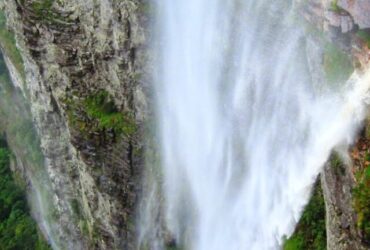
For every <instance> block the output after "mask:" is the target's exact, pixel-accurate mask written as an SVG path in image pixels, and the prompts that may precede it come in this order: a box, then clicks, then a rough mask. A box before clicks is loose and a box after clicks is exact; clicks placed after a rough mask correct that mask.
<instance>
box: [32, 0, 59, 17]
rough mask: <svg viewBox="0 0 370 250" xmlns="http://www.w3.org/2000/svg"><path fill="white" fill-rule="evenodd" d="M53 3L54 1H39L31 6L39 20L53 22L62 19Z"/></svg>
mask: <svg viewBox="0 0 370 250" xmlns="http://www.w3.org/2000/svg"><path fill="white" fill-rule="evenodd" d="M53 3H54V0H37V1H34V2H33V3H32V4H31V8H32V10H33V13H34V14H35V16H36V17H37V18H38V19H40V20H43V21H53V20H54V19H60V16H59V14H58V13H56V12H55V11H54V10H53V8H52V6H53Z"/></svg>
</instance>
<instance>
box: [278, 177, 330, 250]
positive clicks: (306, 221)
mask: <svg viewBox="0 0 370 250" xmlns="http://www.w3.org/2000/svg"><path fill="white" fill-rule="evenodd" d="M283 249H284V250H325V249H326V228H325V203H324V197H323V193H322V189H321V187H320V183H319V182H317V183H316V186H315V189H314V193H313V195H312V197H311V200H310V202H309V203H308V205H307V206H306V208H305V210H304V212H303V214H302V217H301V219H300V221H299V223H298V225H297V227H296V230H295V232H294V234H293V235H292V236H291V237H290V238H289V239H288V240H286V241H285V243H284V246H283Z"/></svg>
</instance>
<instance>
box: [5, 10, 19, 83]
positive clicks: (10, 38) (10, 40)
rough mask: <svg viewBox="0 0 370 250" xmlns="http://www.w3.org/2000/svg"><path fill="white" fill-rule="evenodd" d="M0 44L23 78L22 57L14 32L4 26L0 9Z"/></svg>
mask: <svg viewBox="0 0 370 250" xmlns="http://www.w3.org/2000/svg"><path fill="white" fill-rule="evenodd" d="M0 44H1V46H2V47H3V49H4V50H5V52H6V55H7V56H8V57H9V59H10V60H11V62H12V63H13V64H14V66H15V68H16V69H17V71H18V72H19V74H20V75H21V76H22V77H23V79H24V78H25V73H24V66H23V59H22V56H21V53H20V52H19V50H18V48H17V46H16V41H15V38H14V34H13V33H12V32H10V31H9V30H8V29H7V28H6V18H5V14H4V12H3V11H1V10H0Z"/></svg>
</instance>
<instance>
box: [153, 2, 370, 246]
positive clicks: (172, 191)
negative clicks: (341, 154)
mask: <svg viewBox="0 0 370 250" xmlns="http://www.w3.org/2000/svg"><path fill="white" fill-rule="evenodd" d="M288 2H289V1H286V0H274V1H271V0H258V1H253V0H235V1H223V0H214V1H206V0H176V1H174V0H158V1H157V6H156V7H157V31H158V41H159V42H158V44H159V45H158V50H157V51H159V61H160V63H159V65H160V66H159V67H158V71H157V75H156V93H157V104H158V105H157V108H158V112H157V114H158V115H157V117H158V123H159V131H158V134H159V135H158V138H159V140H160V145H161V164H162V170H163V179H164V180H163V183H161V184H162V190H163V192H164V199H165V204H164V210H165V224H166V227H167V228H168V230H169V231H170V232H171V234H172V235H173V237H174V238H175V239H176V241H177V242H178V243H179V244H183V245H185V247H186V248H187V249H196V250H209V249H212V250H236V249H256V250H261V249H277V248H279V247H280V246H281V243H282V242H281V241H282V238H283V236H285V235H290V234H291V233H292V231H293V230H294V225H295V223H296V222H297V220H298V219H299V216H300V213H301V211H302V207H303V206H304V205H305V204H306V203H307V201H308V198H309V195H310V190H311V187H312V184H313V182H314V181H315V179H316V177H317V175H318V173H319V171H320V169H321V167H322V166H323V164H324V163H325V161H326V160H327V158H328V156H329V155H330V152H331V151H332V150H333V148H335V147H336V146H339V145H344V146H346V145H348V144H349V143H351V142H352V138H353V137H354V135H355V132H356V129H357V128H358V126H359V124H360V123H361V120H362V119H363V116H364V113H365V110H364V107H363V106H364V102H365V101H366V97H367V96H368V87H369V86H368V84H369V81H366V80H369V76H368V75H366V76H364V78H361V79H362V80H358V79H356V77H355V76H353V80H351V81H348V83H347V85H346V86H344V87H343V88H339V89H337V90H334V89H332V90H330V88H327V90H329V91H325V90H324V91H322V90H321V91H318V90H317V88H315V87H314V86H315V84H317V83H312V82H311V77H310V72H309V70H308V66H307V58H306V54H305V53H304V47H305V45H304V44H305V37H304V32H303V31H302V30H301V28H300V27H297V26H299V25H297V24H296V23H295V21H296V18H297V17H295V16H294V11H292V9H293V8H292V6H291V4H290V3H288ZM320 84H324V83H320ZM323 89H325V88H323Z"/></svg>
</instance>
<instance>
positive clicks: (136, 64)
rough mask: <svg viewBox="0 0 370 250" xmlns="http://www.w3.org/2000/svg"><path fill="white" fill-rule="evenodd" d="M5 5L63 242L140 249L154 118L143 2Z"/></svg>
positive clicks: (23, 1)
mask: <svg viewBox="0 0 370 250" xmlns="http://www.w3.org/2000/svg"><path fill="white" fill-rule="evenodd" d="M3 7H5V8H4V10H5V13H6V16H7V20H8V26H9V28H11V29H12V30H13V32H14V33H15V34H16V39H17V45H18V47H19V49H20V51H21V54H22V57H23V61H24V71H25V76H26V83H25V86H26V87H25V89H24V93H25V95H27V96H28V98H29V102H30V106H31V112H32V116H33V119H34V124H35V127H36V129H37V132H38V134H39V136H40V140H41V149H42V152H43V154H44V156H45V165H46V166H45V167H46V171H47V173H48V175H49V177H50V180H51V190H48V191H49V192H50V193H51V194H52V196H53V204H52V207H54V209H55V212H54V213H55V218H54V223H57V224H59V225H60V226H59V228H58V230H56V231H55V232H54V233H53V234H54V236H53V237H55V238H56V241H57V245H59V247H61V248H66V249H94V248H96V249H132V248H134V245H135V238H134V231H135V228H134V219H135V218H134V216H135V215H134V212H135V205H136V203H137V195H138V192H139V190H140V185H138V183H140V182H139V179H140V173H141V169H142V162H143V159H142V158H143V157H142V153H141V151H142V143H141V134H142V123H143V121H144V119H145V114H146V112H147V110H146V106H147V104H146V98H145V94H144V90H143V86H144V84H143V83H142V82H139V79H142V78H140V77H139V76H140V75H142V74H143V72H144V71H145V67H144V66H143V65H144V64H143V63H144V59H145V57H144V56H145V54H143V52H142V51H143V41H144V40H145V33H144V29H143V26H144V24H145V21H146V20H144V19H141V17H142V16H143V13H142V11H145V5H144V3H140V2H139V1H136V0H124V1H109V0H106V1H105V0H104V1H93V0H91V1H89V0H88V1H86V0H83V1H82V0H81V1H79V0H74V1H51V0H42V1H40V0H38V1H30V0H5V1H4V6H3ZM5 53H6V51H5ZM72 246H73V247H72Z"/></svg>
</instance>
